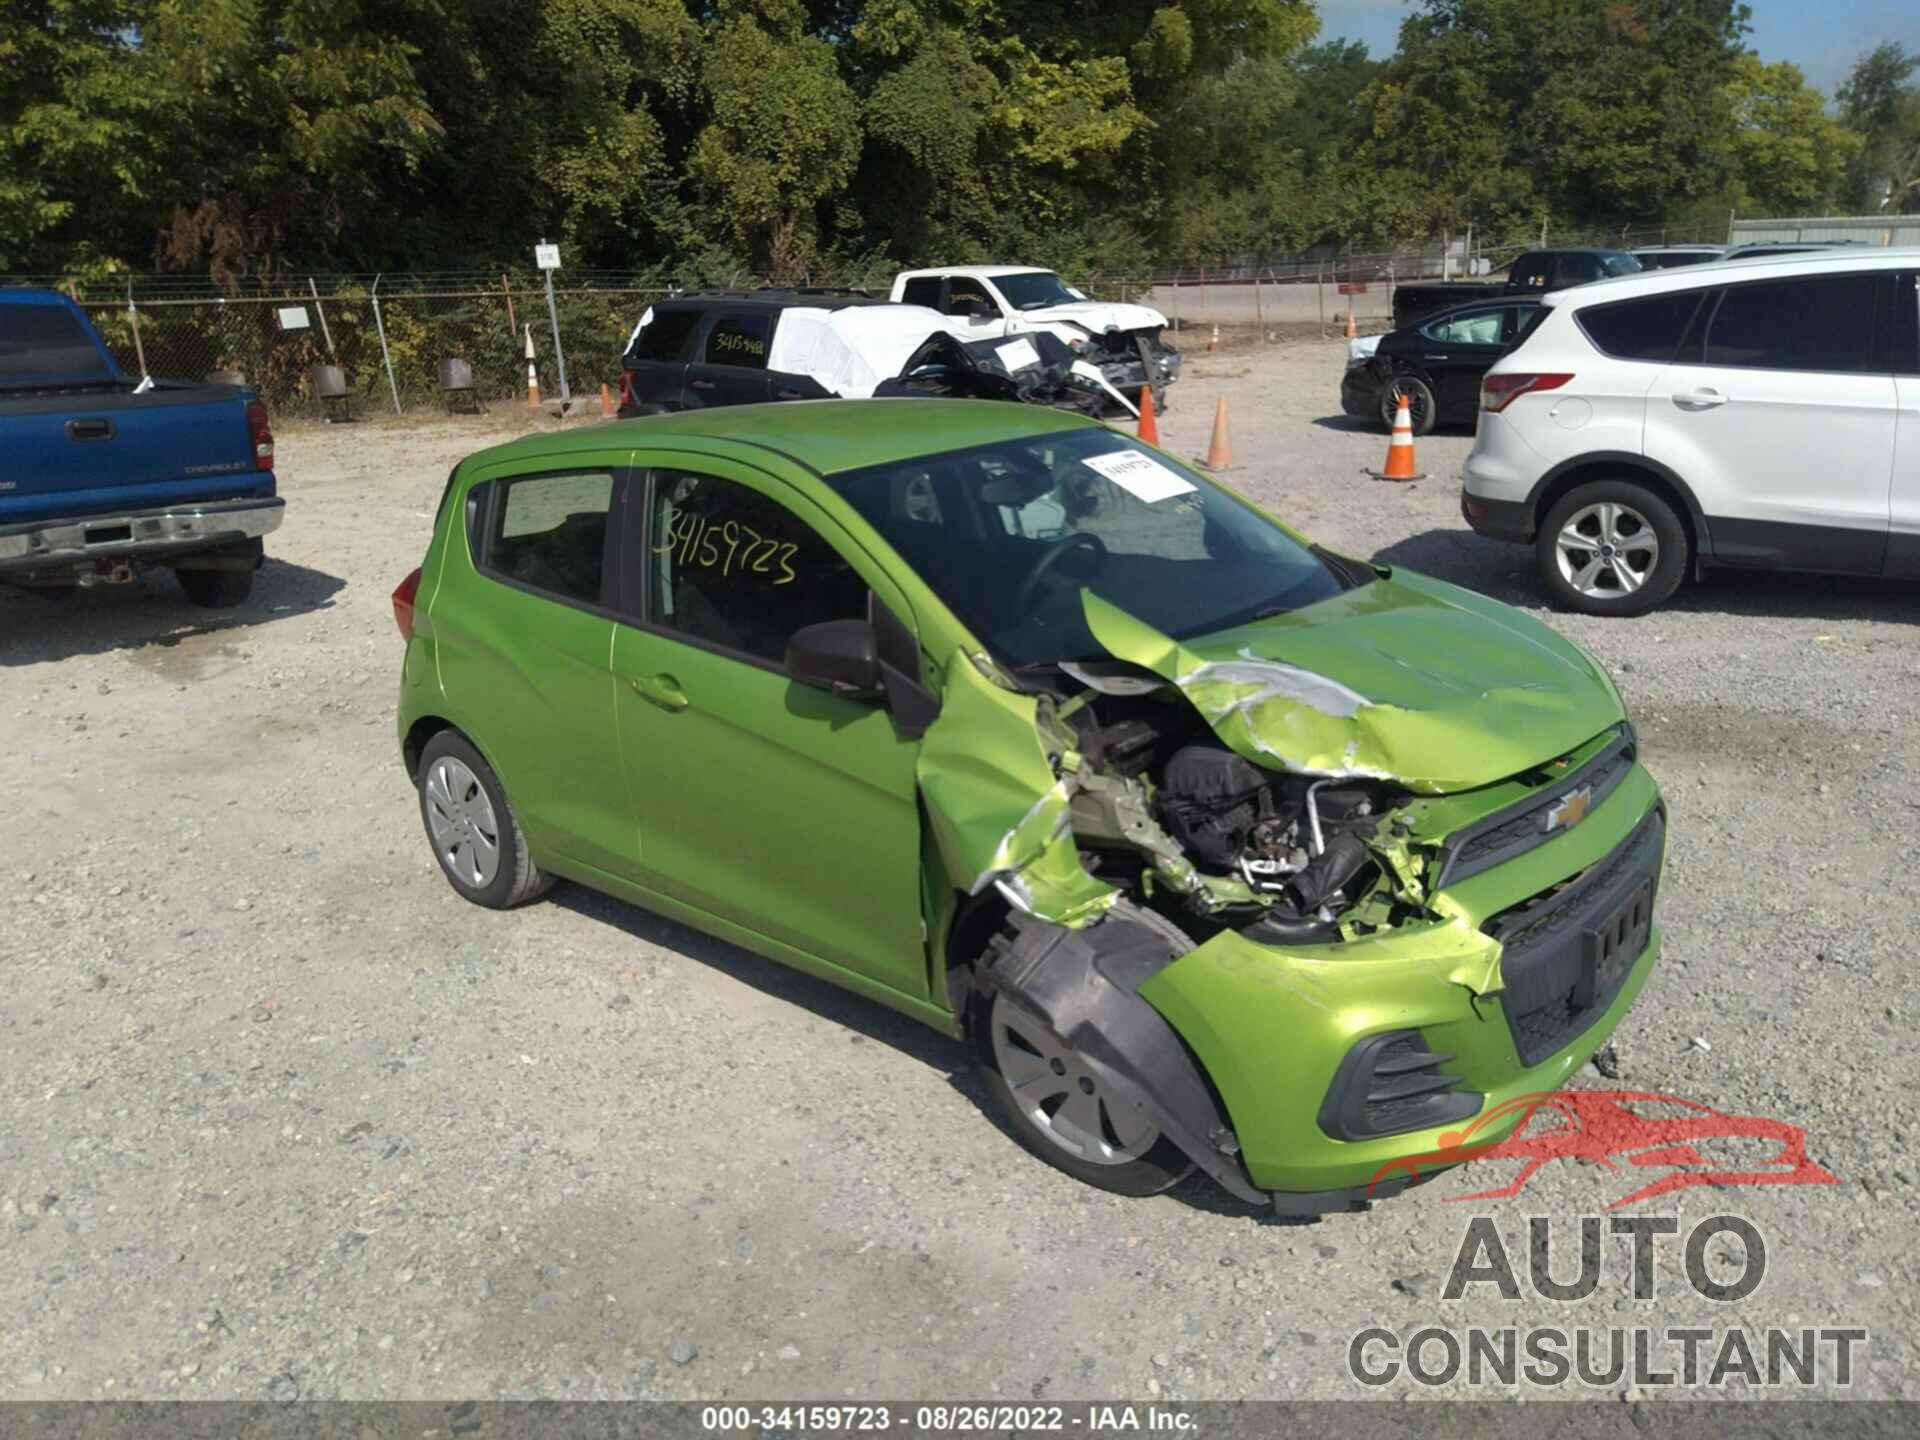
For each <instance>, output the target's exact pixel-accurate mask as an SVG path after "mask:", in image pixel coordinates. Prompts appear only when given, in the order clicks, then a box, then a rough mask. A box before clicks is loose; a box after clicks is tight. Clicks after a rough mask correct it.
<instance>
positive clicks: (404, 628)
mask: <svg viewBox="0 0 1920 1440" xmlns="http://www.w3.org/2000/svg"><path fill="white" fill-rule="evenodd" d="M419 593H420V567H419V566H418V565H416V566H414V567H413V569H412V570H410V571H409V572H408V573H407V578H406V579H404V580H402V581H401V582H400V583H399V584H398V585H396V586H395V587H394V591H393V623H394V624H396V625H398V626H399V627H400V638H401V639H402V640H411V639H413V597H414V596H416V595H418V594H419Z"/></svg>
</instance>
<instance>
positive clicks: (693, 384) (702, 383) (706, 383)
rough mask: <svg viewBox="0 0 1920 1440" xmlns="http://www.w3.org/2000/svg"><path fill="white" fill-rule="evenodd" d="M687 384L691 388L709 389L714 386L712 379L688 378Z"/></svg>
mask: <svg viewBox="0 0 1920 1440" xmlns="http://www.w3.org/2000/svg"><path fill="white" fill-rule="evenodd" d="M687 386H688V388H689V389H693V390H711V389H713V388H714V384H713V381H711V380H689V381H688V382H687Z"/></svg>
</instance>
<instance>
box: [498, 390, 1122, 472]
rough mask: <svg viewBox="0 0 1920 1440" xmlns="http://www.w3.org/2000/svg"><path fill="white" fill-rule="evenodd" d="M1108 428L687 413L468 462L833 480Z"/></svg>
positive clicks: (986, 403) (540, 439)
mask: <svg viewBox="0 0 1920 1440" xmlns="http://www.w3.org/2000/svg"><path fill="white" fill-rule="evenodd" d="M1104 428H1106V427H1104V426H1102V425H1101V424H1100V422H1099V421H1097V420H1089V419H1087V418H1086V417H1085V416H1081V415H1074V414H1072V413H1070V412H1068V411H1065V410H1054V409H1051V408H1049V407H1047V406H1044V405H1019V404H1014V403H1011V402H1007V401H1000V400H962V399H937V400H927V399H907V398H901V399H880V400H790V401H786V402H781V403H773V404H765V405H722V406H716V407H715V408H713V409H709V410H682V411H677V412H675V413H673V414H670V415H649V416H644V417H642V418H639V419H634V420H618V421H615V422H613V423H612V424H608V425H588V426H581V427H580V428H578V429H574V430H564V431H561V432H559V433H557V434H550V435H529V436H524V437H522V438H521V439H518V440H513V441H509V442H508V443H507V444H505V445H495V446H493V447H491V448H490V449H486V450H481V451H478V452H476V453H475V454H473V455H470V456H468V457H467V459H466V461H464V462H462V468H465V467H466V466H467V465H491V464H495V463H499V462H502V461H513V462H516V463H523V462H528V461H535V462H537V461H541V460H546V459H555V460H558V459H563V458H564V457H565V456H567V455H570V454H576V453H579V452H583V451H606V450H609V449H616V450H617V449H621V448H623V447H627V446H640V445H646V446H656V445H657V446H660V447H662V448H666V449H679V448H686V449H689V450H694V451H701V452H706V453H711V454H713V455H716V456H724V457H727V458H731V459H735V460H745V461H747V462H748V463H751V462H752V460H753V458H754V456H753V453H752V452H753V451H756V450H758V451H762V452H765V451H772V452H774V453H775V454H778V455H784V456H785V457H787V458H788V459H789V460H792V461H795V462H796V463H798V464H799V465H801V466H803V467H805V468H806V469H809V470H812V471H813V472H814V473H815V474H818V475H834V474H838V473H840V472H842V471H846V470H862V469H865V468H866V467H867V466H869V465H884V464H886V463H888V462H889V461H894V460H911V459H913V458H914V457H916V456H920V455H939V454H944V453H946V452H947V451H950V450H966V449H970V448H972V447H973V446H976V445H992V444H995V443H997V442H999V441H1002V440H1019V439H1024V438H1026V437H1028V436H1032V435H1051V434H1057V433H1060V432H1062V431H1068V430H1089V429H1104Z"/></svg>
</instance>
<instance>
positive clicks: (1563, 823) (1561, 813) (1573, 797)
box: [1544, 785, 1593, 835]
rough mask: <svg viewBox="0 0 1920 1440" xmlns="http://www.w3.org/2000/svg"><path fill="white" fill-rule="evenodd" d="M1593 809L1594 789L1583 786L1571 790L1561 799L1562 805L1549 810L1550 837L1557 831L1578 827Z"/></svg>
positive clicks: (1546, 826) (1546, 827) (1547, 824)
mask: <svg viewBox="0 0 1920 1440" xmlns="http://www.w3.org/2000/svg"><path fill="white" fill-rule="evenodd" d="M1592 808H1593V787H1592V786H1591V785H1582V786H1581V787H1580V788H1579V789H1578V790H1569V791H1568V792H1567V793H1566V794H1565V795H1562V796H1561V797H1560V803H1559V804H1557V805H1553V806H1550V807H1549V808H1548V810H1547V823H1546V825H1545V827H1544V828H1545V829H1546V831H1547V833H1548V834H1549V835H1551V834H1552V833H1553V832H1554V831H1555V830H1566V829H1569V828H1571V827H1572V826H1575V825H1578V824H1579V823H1580V822H1581V821H1582V820H1584V819H1586V818H1587V811H1589V810H1591V809H1592Z"/></svg>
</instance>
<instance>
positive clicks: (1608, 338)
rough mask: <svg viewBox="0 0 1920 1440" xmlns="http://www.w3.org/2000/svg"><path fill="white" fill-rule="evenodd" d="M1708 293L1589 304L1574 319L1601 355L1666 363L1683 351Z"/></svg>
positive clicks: (1692, 291) (1691, 291)
mask: <svg viewBox="0 0 1920 1440" xmlns="http://www.w3.org/2000/svg"><path fill="white" fill-rule="evenodd" d="M1705 293H1707V292H1705V291H1703V290H1680V291H1676V292H1675V293H1673V294H1671V295H1649V296H1647V297H1646V298H1645V299H1641V300H1616V301H1615V302H1613V303H1612V304H1611V305H1588V306H1586V307H1585V308H1583V309H1581V310H1580V311H1578V312H1577V313H1576V314H1575V317H1574V318H1575V319H1576V320H1578V321H1579V324H1580V328H1581V329H1582V330H1583V331H1585V332H1586V336H1587V339H1589V340H1591V341H1592V342H1593V344H1594V348H1595V349H1597V350H1598V351H1600V353H1601V354H1603V355H1611V356H1612V357H1613V358H1614V359H1616V360H1650V361H1657V362H1659V363H1661V364H1664V363H1666V362H1667V361H1669V360H1671V359H1673V356H1674V352H1675V351H1676V350H1678V349H1679V348H1680V338H1681V337H1682V336H1683V335H1685V334H1686V333H1687V325H1688V323H1689V322H1690V321H1691V320H1692V319H1693V312H1694V311H1695V310H1697V309H1698V308H1699V306H1700V297H1701V296H1702V295H1704V294H1705Z"/></svg>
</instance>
